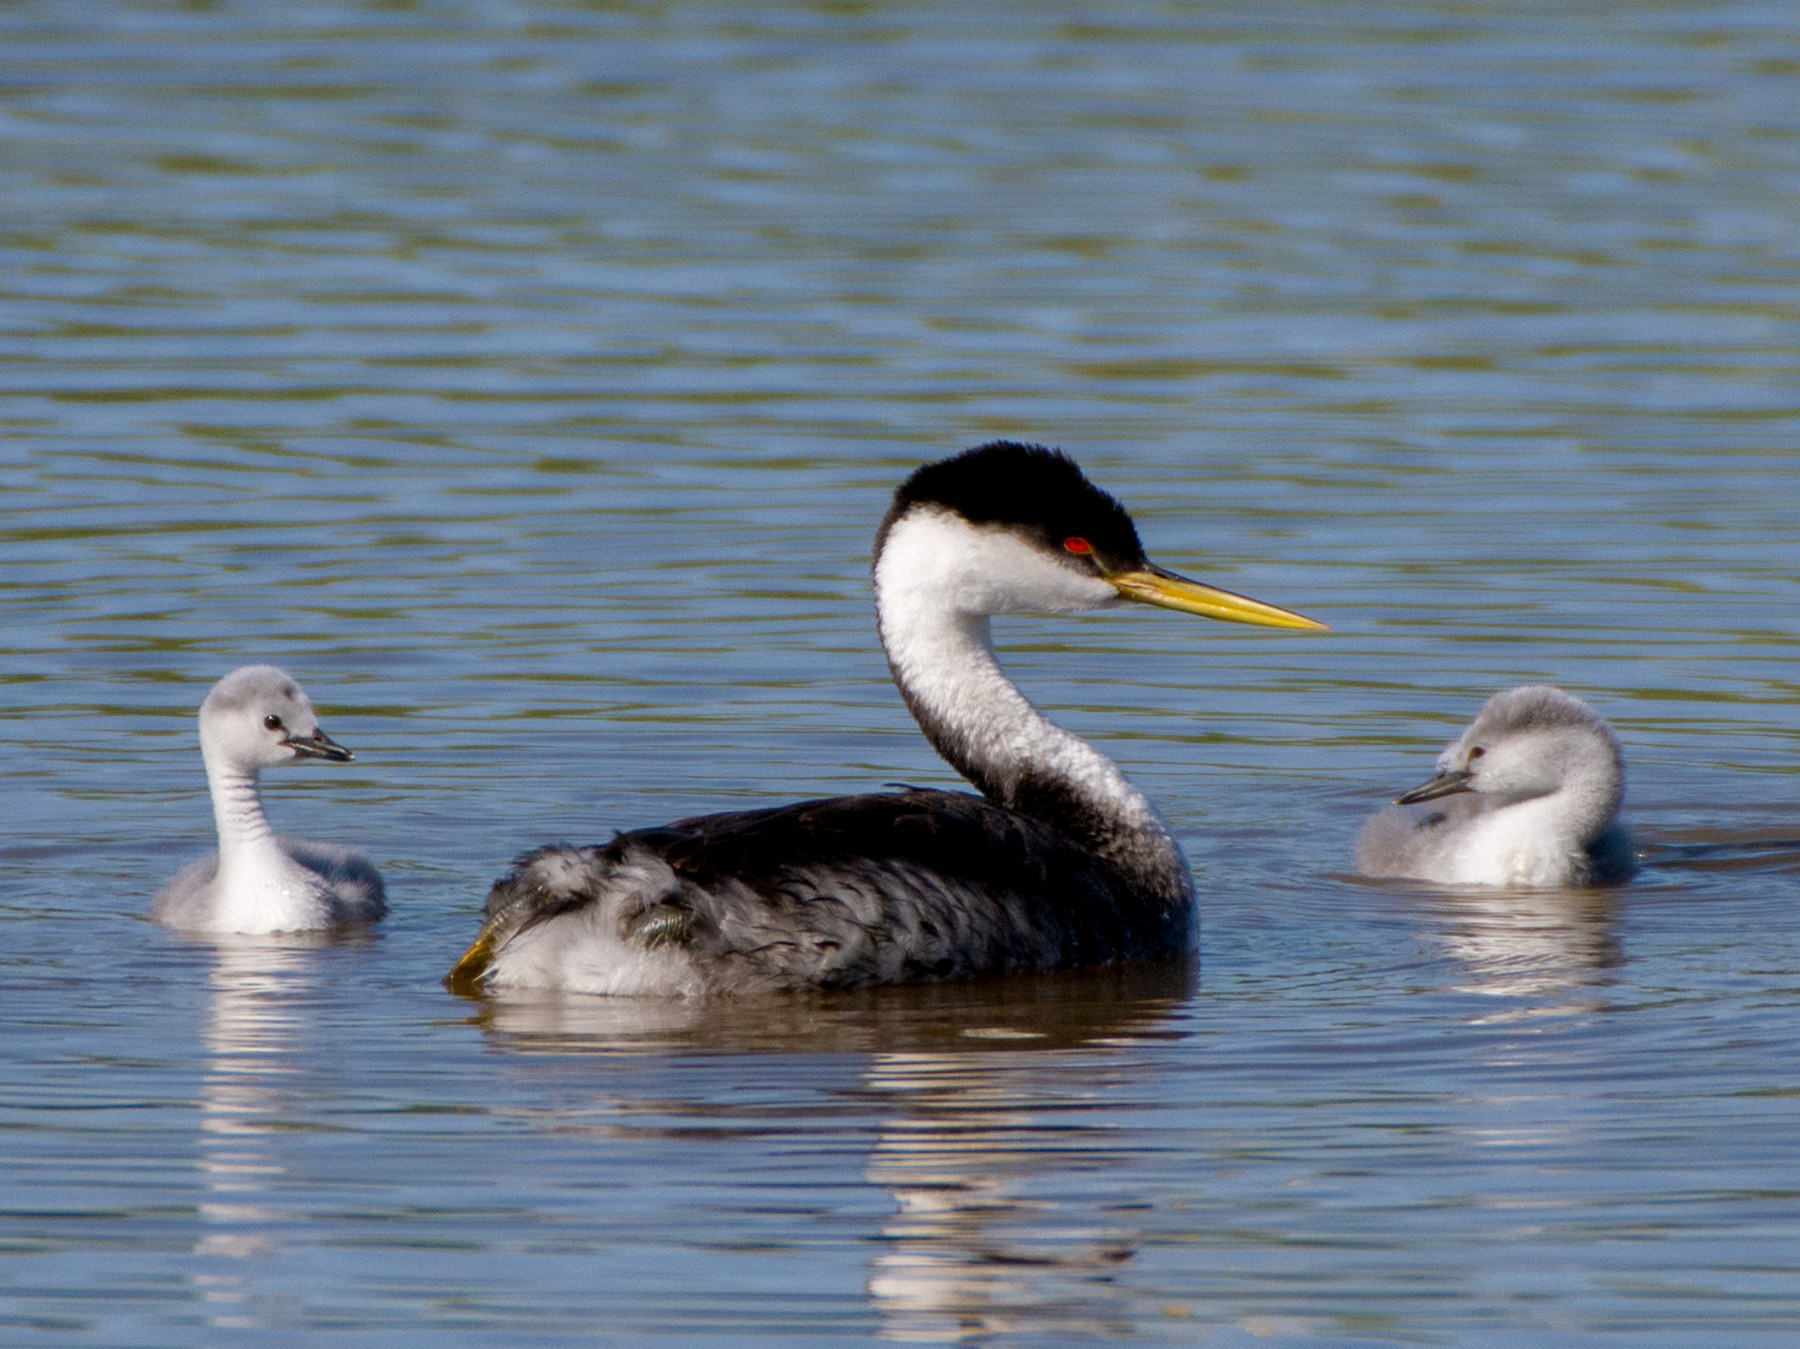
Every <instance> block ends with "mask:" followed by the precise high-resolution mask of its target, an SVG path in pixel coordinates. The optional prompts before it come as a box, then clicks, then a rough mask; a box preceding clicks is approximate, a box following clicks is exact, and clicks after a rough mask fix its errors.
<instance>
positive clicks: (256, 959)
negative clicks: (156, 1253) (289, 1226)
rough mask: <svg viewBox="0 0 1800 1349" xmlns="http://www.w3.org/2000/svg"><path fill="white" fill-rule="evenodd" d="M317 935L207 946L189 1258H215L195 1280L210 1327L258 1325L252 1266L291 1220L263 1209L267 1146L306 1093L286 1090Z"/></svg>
mask: <svg viewBox="0 0 1800 1349" xmlns="http://www.w3.org/2000/svg"><path fill="white" fill-rule="evenodd" d="M329 940H330V938H328V937H326V936H324V935H311V936H308V935H294V936H285V937H222V938H219V939H217V941H216V942H215V943H213V945H214V949H215V953H216V954H215V960H214V965H213V969H212V975H211V983H212V1010H211V1014H210V1015H209V1017H208V1019H207V1024H206V1032H205V1037H204V1038H205V1045H206V1054H207V1063H206V1073H205V1076H204V1077H203V1078H202V1080H201V1085H200V1159H199V1169H200V1173H201V1176H202V1178H203V1181H204V1184H205V1187H206V1198H205V1199H204V1200H202V1202H201V1203H200V1206H199V1213H200V1221H201V1224H202V1231H201V1235H200V1239H199V1240H198V1241H197V1242H196V1243H195V1245H194V1250H195V1253H196V1254H198V1255H203V1256H212V1257H216V1258H217V1263H213V1262H208V1264H207V1265H206V1267H205V1269H204V1270H203V1272H201V1273H200V1274H198V1275H197V1276H196V1282H197V1283H198V1285H199V1287H200V1293H201V1295H202V1297H203V1298H204V1299H205V1301H206V1302H207V1303H208V1304H209V1305H210V1306H211V1308H212V1315H211V1317H210V1320H211V1324H213V1325H216V1326H220V1327H226V1328H242V1327H253V1326H257V1325H259V1324H262V1322H261V1319H260V1318H259V1317H257V1316H255V1315H253V1314H252V1309H251V1307H250V1306H249V1303H250V1301H251V1299H252V1296H253V1294H252V1290H251V1286H250V1276H251V1268H252V1265H253V1264H257V1265H259V1264H261V1263H262V1262H263V1261H265V1260H267V1259H268V1258H270V1257H272V1256H273V1255H274V1254H276V1253H277V1252H278V1251H279V1249H280V1247H281V1244H282V1243H281V1236H280V1229H281V1227H282V1226H283V1225H284V1224H286V1223H287V1222H289V1221H291V1220H292V1219H291V1216H290V1215H289V1214H287V1213H285V1212H284V1211H283V1210H282V1209H281V1208H279V1207H278V1206H277V1205H275V1204H273V1203H271V1202H269V1201H270V1199H271V1197H272V1195H273V1193H274V1192H275V1191H277V1190H278V1189H279V1188H280V1186H281V1183H282V1180H283V1178H284V1176H285V1168H284V1166H283V1164H282V1162H281V1160H280V1159H279V1158H278V1157H277V1155H276V1154H275V1152H274V1150H273V1149H272V1148H271V1147H270V1146H269V1139H270V1135H271V1134H272V1133H273V1132H274V1131H275V1130H277V1129H279V1128H281V1127H282V1122H283V1118H284V1117H285V1116H288V1115H289V1114H290V1113H291V1111H292V1110H293V1108H294V1106H295V1104H296V1102H297V1100H299V1099H300V1098H301V1097H303V1096H304V1094H305V1093H304V1092H303V1091H302V1090H301V1089H300V1088H299V1087H298V1085H297V1084H296V1083H295V1082H294V1078H295V1076H296V1074H297V1073H298V1072H299V1069H298V1068H297V1067H296V1065H295V1063H294V1061H293V1057H292V1056H293V1051H294V1048H295V1041H296V1036H297V1026H296V1017H295V1006H296V1003H297V1002H298V1001H299V1000H300V999H301V998H303V997H304V996H305V990H306V989H307V988H308V987H310V986H311V984H312V982H313V978H314V976H315V974H316V970H315V968H314V967H315V963H316V962H315V953H316V948H317V947H319V946H321V945H324V944H326V943H327V942H328V941H329Z"/></svg>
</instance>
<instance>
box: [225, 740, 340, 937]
mask: <svg viewBox="0 0 1800 1349" xmlns="http://www.w3.org/2000/svg"><path fill="white" fill-rule="evenodd" d="M206 779H207V783H208V785H209V786H210V787H211V789H212V804H213V821H214V823H215V824H217V826H218V830H219V871H218V876H217V877H216V879H215V882H214V883H215V885H216V886H217V888H218V905H219V916H220V921H221V924H222V925H224V926H226V927H227V929H228V930H230V931H235V932H280V931H285V930H289V929H293V928H298V927H304V926H308V925H311V924H312V923H313V922H315V921H316V913H315V911H316V910H317V908H318V907H319V903H320V899H319V896H318V894H317V888H318V887H317V883H316V882H315V881H314V880H313V879H312V878H311V876H310V875H309V873H308V872H307V871H306V869H305V868H304V867H301V866H298V865H296V864H295V862H294V861H293V859H291V858H290V857H289V856H288V855H287V852H286V851H285V850H284V849H283V848H282V846H281V844H280V842H279V840H277V839H276V837H275V831H274V830H273V829H272V828H270V826H269V819H268V816H267V815H265V814H264V813H263V804H262V795H261V793H260V792H259V791H258V790H257V785H256V770H255V769H248V770H246V769H243V768H239V767H236V766H235V765H231V764H226V763H221V762H218V761H216V760H214V759H213V758H211V757H210V756H209V757H208V758H207V761H206Z"/></svg>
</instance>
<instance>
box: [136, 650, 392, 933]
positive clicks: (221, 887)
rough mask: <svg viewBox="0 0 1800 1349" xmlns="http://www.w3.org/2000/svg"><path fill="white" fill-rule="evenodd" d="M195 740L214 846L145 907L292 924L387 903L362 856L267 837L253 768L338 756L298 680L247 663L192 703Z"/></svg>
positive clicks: (348, 916) (199, 924)
mask: <svg viewBox="0 0 1800 1349" xmlns="http://www.w3.org/2000/svg"><path fill="white" fill-rule="evenodd" d="M200 750H201V754H202V756H203V757H204V759H205V761H206V778H207V783H208V785H209V786H210V787H211V790H212V803H213V818H214V821H215V822H216V824H217V825H218V831H219V851H218V852H216V853H213V854H211V855H210V856H207V857H202V858H200V859H199V860H198V861H195V862H192V863H189V864H188V865H187V866H186V867H184V868H182V870H181V871H180V872H179V873H177V874H176V876H175V878H174V879H173V880H172V881H170V882H169V884H168V885H167V886H165V887H164V889H163V891H162V893H161V894H159V895H157V897H156V901H155V903H154V904H153V905H152V906H151V909H150V916H151V917H152V918H154V919H155V920H156V921H157V922H159V923H162V924H165V925H166V926H168V927H173V928H180V929H182V930H184V931H189V932H219V933H224V932H238V933H269V932H302V931H308V930H312V929H317V928H328V927H336V926H339V925H341V924H345V923H363V922H373V921H374V920H375V919H378V918H380V917H381V916H382V914H384V913H385V912H386V911H387V904H386V900H385V896H384V894H383V889H382V884H381V876H380V875H379V874H378V873H377V872H376V870H375V868H374V867H373V866H372V865H370V863H369V861H368V859H367V858H365V857H363V856H362V855H361V854H360V853H357V852H355V851H353V850H351V849H349V848H342V847H338V846H337V845H335V844H330V843H309V842H304V841H301V840H298V839H283V838H277V837H276V835H275V832H274V830H273V829H271V828H270V827H269V821H268V817H267V816H266V815H265V814H264V813H263V806H262V796H261V793H260V792H259V791H258V789H257V775H258V773H260V772H261V770H262V769H264V768H269V767H273V766H275V765H277V764H284V763H292V762H293V761H294V760H296V759H326V760H331V761H333V762H339V763H342V762H347V761H348V760H349V759H351V758H352V757H353V756H352V755H351V753H350V751H349V750H347V749H345V748H344V747H343V746H342V745H340V744H338V743H337V742H336V741H334V740H332V739H331V737H329V736H327V735H326V734H325V733H324V732H323V731H321V730H320V729H319V719H318V717H317V716H315V715H314V713H313V709H312V703H311V702H310V701H308V699H307V697H306V694H305V692H304V691H302V690H301V688H300V686H299V685H298V684H297V683H295V682H294V680H293V679H291V678H290V677H289V676H287V675H286V674H284V673H282V672H281V671H280V670H278V669H276V668H275V667H274V666H272V665H247V666H244V667H243V668H242V669H239V670H234V671H232V672H231V673H230V674H228V675H226V676H225V678H223V679H221V680H220V681H219V682H218V683H217V684H215V685H214V686H213V689H212V691H211V692H210V693H208V694H207V695H206V701H205V702H204V703H202V704H201V706H200Z"/></svg>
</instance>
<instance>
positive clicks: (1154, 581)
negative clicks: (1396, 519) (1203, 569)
mask: <svg viewBox="0 0 1800 1349" xmlns="http://www.w3.org/2000/svg"><path fill="white" fill-rule="evenodd" d="M1105 577H1106V580H1108V581H1109V582H1111V583H1112V587H1113V589H1114V590H1117V591H1118V592H1119V594H1121V595H1123V596H1124V597H1125V598H1126V599H1128V600H1138V601H1141V602H1142V603H1144V604H1154V605H1157V606H1158V607H1159V608H1163V609H1178V610H1180V611H1181V612H1182V613H1184V614H1199V615H1200V616H1201V617H1202V618H1217V619H1222V620H1224V621H1225V622H1227V623H1254V624H1255V625H1256V626H1258V627H1262V628H1293V629H1297V630H1299V631H1302V632H1330V631H1331V629H1330V628H1328V627H1326V626H1325V625H1324V624H1323V623H1318V622H1315V621H1314V620H1312V619H1310V618H1305V617H1302V616H1301V615H1300V614H1296V613H1293V612H1291V611H1290V610H1287V609H1278V608H1276V607H1275V606H1274V605H1273V604H1264V603H1263V602H1262V601H1261V600H1253V599H1250V598H1249V597H1247V596H1244V595H1234V594H1232V593H1231V591H1229V590H1219V589H1216V588H1214V587H1213V586H1209V585H1202V584H1201V583H1200V582H1198V581H1190V580H1188V578H1187V577H1185V576H1178V575H1176V574H1175V573H1174V572H1172V571H1167V570H1165V569H1164V568H1162V567H1159V566H1157V565H1156V564H1155V563H1154V562H1146V563H1145V564H1144V565H1143V566H1142V567H1139V568H1135V569H1133V570H1131V571H1115V572H1107V573H1105Z"/></svg>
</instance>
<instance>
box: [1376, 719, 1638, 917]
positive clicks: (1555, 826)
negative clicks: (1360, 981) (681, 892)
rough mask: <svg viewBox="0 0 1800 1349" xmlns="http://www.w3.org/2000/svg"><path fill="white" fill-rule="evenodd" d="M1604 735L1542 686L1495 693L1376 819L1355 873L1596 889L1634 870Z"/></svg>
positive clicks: (1615, 760)
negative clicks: (1431, 770)
mask: <svg viewBox="0 0 1800 1349" xmlns="http://www.w3.org/2000/svg"><path fill="white" fill-rule="evenodd" d="M1624 796H1625V761H1624V756H1623V754H1622V753H1621V752H1620V749H1619V742H1618V738H1617V737H1616V736H1614V735H1613V733H1612V728H1611V727H1609V726H1608V725H1607V724H1606V722H1605V721H1604V720H1603V719H1602V718H1601V716H1600V714H1599V713H1598V712H1596V711H1594V709H1593V708H1591V707H1589V706H1588V705H1587V704H1586V703H1585V702H1583V701H1582V700H1581V699H1579V698H1577V697H1576V696H1575V695H1574V694H1572V693H1565V692H1564V691H1563V690H1561V689H1559V688H1553V687H1551V686H1550V685H1548V684H1524V685H1521V686H1519V687H1518V688H1514V689H1508V690H1506V691H1505V692H1504V693H1496V694H1495V695H1494V696H1493V697H1491V698H1489V699H1488V700H1487V702H1486V703H1485V704H1483V706H1482V709H1481V711H1480V713H1479V714H1478V715H1477V716H1476V718H1475V720H1474V722H1473V723H1471V724H1470V726H1469V728H1468V729H1467V730H1466V731H1464V732H1463V733H1462V735H1461V736H1460V737H1458V738H1457V740H1456V741H1455V742H1453V743H1452V744H1451V745H1450V746H1449V747H1448V748H1447V749H1445V750H1444V752H1443V754H1442V755H1441V756H1439V758H1438V772H1437V774H1436V776H1434V777H1433V778H1431V779H1430V780H1429V781H1427V782H1423V783H1421V784H1420V785H1419V786H1417V787H1414V788H1413V789H1412V790H1411V791H1409V792H1406V793H1404V794H1402V795H1401V796H1400V797H1398V798H1397V799H1396V801H1395V803H1394V805H1392V806H1390V807H1388V808H1387V809H1385V810H1383V811H1380V812H1379V813H1378V814H1376V815H1375V816H1373V817H1372V818H1371V819H1370V820H1369V821H1368V823H1367V824H1365V825H1364V826H1363V828H1362V832H1361V834H1360V835H1359V836H1358V838H1357V842H1356V866H1357V870H1358V871H1360V872H1362V874H1363V875H1365V876H1391V877H1403V878H1410V879H1414V880H1424V881H1436V882H1439V883H1441V884H1448V885H1497V886H1517V887H1528V886H1581V885H1604V884H1608V883H1612V882H1616V881H1621V880H1624V879H1626V878H1627V877H1629V876H1630V875H1631V873H1632V871H1633V869H1634V861H1633V857H1632V849H1631V843H1630V839H1629V838H1628V836H1627V835H1626V832H1625V829H1624V827H1623V826H1622V825H1621V824H1620V823H1619V820H1618V814H1619V807H1620V805H1621V804H1622V802H1623V801H1624Z"/></svg>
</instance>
